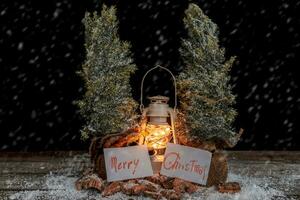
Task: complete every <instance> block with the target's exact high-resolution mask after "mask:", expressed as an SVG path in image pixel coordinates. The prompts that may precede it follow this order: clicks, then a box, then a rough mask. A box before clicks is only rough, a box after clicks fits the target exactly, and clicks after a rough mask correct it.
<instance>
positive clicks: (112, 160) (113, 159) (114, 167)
mask: <svg viewBox="0 0 300 200" xmlns="http://www.w3.org/2000/svg"><path fill="white" fill-rule="evenodd" d="M110 162H111V168H112V169H115V172H117V157H116V156H112V157H111V159H110Z"/></svg>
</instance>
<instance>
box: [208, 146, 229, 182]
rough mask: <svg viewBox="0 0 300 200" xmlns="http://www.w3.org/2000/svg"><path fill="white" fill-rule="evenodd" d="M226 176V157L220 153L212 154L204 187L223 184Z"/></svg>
mask: <svg viewBox="0 0 300 200" xmlns="http://www.w3.org/2000/svg"><path fill="white" fill-rule="evenodd" d="M227 176H228V163H227V158H226V155H225V154H223V153H221V152H215V153H213V156H212V159H211V163H210V169H209V174H208V178H207V183H206V186H208V187H210V186H213V185H219V184H222V183H225V182H226V180H227Z"/></svg>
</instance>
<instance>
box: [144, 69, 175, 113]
mask: <svg viewBox="0 0 300 200" xmlns="http://www.w3.org/2000/svg"><path fill="white" fill-rule="evenodd" d="M157 68H160V69H163V70H165V71H167V72H168V73H169V74H170V75H171V76H172V79H173V84H174V113H176V108H177V83H176V78H175V76H174V75H173V73H172V72H171V71H170V70H169V69H167V68H165V67H162V66H160V65H157V66H155V67H153V68H151V69H149V70H148V71H147V72H146V74H145V75H144V76H143V79H142V83H141V99H140V102H141V105H140V111H141V113H143V111H144V104H143V95H144V93H143V91H144V80H145V78H146V77H147V75H148V74H149V73H150V72H151V71H153V70H155V69H157Z"/></svg>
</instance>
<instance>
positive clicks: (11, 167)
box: [0, 151, 300, 200]
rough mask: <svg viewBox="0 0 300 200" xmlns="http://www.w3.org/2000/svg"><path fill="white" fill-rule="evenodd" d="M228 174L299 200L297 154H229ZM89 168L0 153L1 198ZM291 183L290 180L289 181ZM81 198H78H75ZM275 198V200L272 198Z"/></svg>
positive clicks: (44, 156) (82, 156) (69, 155)
mask: <svg viewBox="0 0 300 200" xmlns="http://www.w3.org/2000/svg"><path fill="white" fill-rule="evenodd" d="M225 153H226V154H227V156H228V161H229V171H231V172H234V174H236V175H240V176H251V177H253V178H259V179H266V181H267V182H268V185H270V186H272V187H273V188H276V189H278V190H280V191H283V192H284V196H285V197H282V196H281V197H278V199H300V152H297V151H294V152H292V151H289V152H287V151H278V152H276V151H228V152H225ZM89 166H90V163H89V157H88V155H87V154H86V153H82V152H44V153H7V152H6V153H5V152H2V153H0V199H1V200H2V199H3V200H5V199H10V198H9V197H10V196H11V195H12V194H14V193H16V192H18V191H37V190H39V191H45V197H44V198H42V199H48V198H47V194H48V193H47V191H48V190H53V191H55V190H58V191H59V190H60V188H58V187H57V186H56V185H55V184H54V185H53V186H50V187H49V185H47V183H46V182H45V176H46V175H47V174H49V173H52V174H57V175H64V176H67V177H74V180H75V179H76V177H78V176H79V175H80V173H81V172H82V171H83V170H84V169H86V168H87V167H89ZM289 180H290V181H289ZM78 199H81V198H78ZM273 199H277V198H273Z"/></svg>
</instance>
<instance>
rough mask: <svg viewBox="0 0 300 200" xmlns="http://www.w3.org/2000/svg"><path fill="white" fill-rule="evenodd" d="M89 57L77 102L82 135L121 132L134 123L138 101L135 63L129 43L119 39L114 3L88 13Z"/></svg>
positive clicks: (87, 46)
mask: <svg viewBox="0 0 300 200" xmlns="http://www.w3.org/2000/svg"><path fill="white" fill-rule="evenodd" d="M83 22H84V26H85V48H86V60H85V63H84V64H83V67H82V68H83V69H82V71H81V72H80V74H81V76H82V77H83V80H84V82H85V87H86V93H85V95H84V97H83V99H82V100H80V101H79V102H78V105H79V107H80V112H81V114H82V116H83V117H84V118H85V120H86V125H85V126H84V128H83V130H82V137H83V138H87V137H88V136H91V135H96V136H104V135H106V134H109V133H113V132H121V131H124V130H126V129H128V128H129V127H131V125H132V124H133V123H135V118H136V113H135V112H136V108H137V103H136V102H135V101H134V100H133V98H132V96H131V87H130V84H129V80H130V76H131V75H132V74H133V73H134V72H135V70H136V66H135V65H134V64H132V58H131V52H130V45H129V43H128V42H124V41H120V39H119V36H118V21H117V18H116V10H115V8H114V7H111V8H107V7H106V6H104V7H103V10H102V12H101V15H100V16H99V15H98V14H97V13H96V12H95V13H93V14H90V13H87V14H86V15H85V18H84V20H83Z"/></svg>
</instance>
